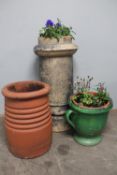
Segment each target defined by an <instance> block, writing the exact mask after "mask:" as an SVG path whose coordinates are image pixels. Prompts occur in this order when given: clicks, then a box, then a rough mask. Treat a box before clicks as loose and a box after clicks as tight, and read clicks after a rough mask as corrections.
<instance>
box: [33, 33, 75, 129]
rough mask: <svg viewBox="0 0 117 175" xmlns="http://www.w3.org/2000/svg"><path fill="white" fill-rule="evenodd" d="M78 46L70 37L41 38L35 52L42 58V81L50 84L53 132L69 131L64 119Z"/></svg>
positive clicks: (70, 91) (70, 92)
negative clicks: (74, 55) (73, 57)
mask: <svg viewBox="0 0 117 175" xmlns="http://www.w3.org/2000/svg"><path fill="white" fill-rule="evenodd" d="M76 51H77V46H76V45H75V44H73V43H72V38H71V37H70V36H65V37H62V38H60V39H59V41H58V40H57V39H55V38H53V39H50V38H43V37H40V38H39V40H38V45H37V46H35V48H34V52H35V53H36V54H37V55H38V56H39V57H40V69H39V70H40V77H41V80H42V81H44V82H46V83H48V84H50V86H51V92H50V94H49V100H50V106H51V110H52V117H53V131H55V132H60V131H65V130H68V125H67V123H66V121H65V119H64V114H65V111H66V109H67V107H68V99H69V96H70V95H71V94H72V85H73V59H72V56H73V54H74V53H75V52H76Z"/></svg>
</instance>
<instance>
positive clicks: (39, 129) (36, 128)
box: [2, 81, 52, 158]
mask: <svg viewBox="0 0 117 175" xmlns="http://www.w3.org/2000/svg"><path fill="white" fill-rule="evenodd" d="M49 91H50V87H49V85H47V84H46V83H42V82H39V81H23V82H17V83H12V84H9V85H7V86H5V87H4V88H3V90H2V93H3V95H4V96H5V120H4V124H5V130H6V136H7V139H8V145H9V150H10V151H11V152H12V153H13V154H14V155H16V156H18V157H21V158H32V157H36V156H40V155H42V154H44V153H45V152H47V151H48V150H49V148H50V145H51V138H52V118H51V112H50V107H49V103H48V93H49Z"/></svg>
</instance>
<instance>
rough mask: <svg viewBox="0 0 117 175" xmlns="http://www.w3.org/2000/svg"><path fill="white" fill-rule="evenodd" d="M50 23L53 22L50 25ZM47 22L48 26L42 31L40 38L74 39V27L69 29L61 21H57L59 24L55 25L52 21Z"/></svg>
mask: <svg viewBox="0 0 117 175" xmlns="http://www.w3.org/2000/svg"><path fill="white" fill-rule="evenodd" d="M48 21H49V22H51V23H50V24H48ZM48 21H47V22H46V26H45V27H43V28H42V29H41V30H40V36H42V37H45V38H56V39H57V40H59V39H60V38H61V37H63V36H71V37H72V38H73V39H74V37H73V34H75V33H74V32H73V30H72V27H67V26H65V25H63V24H62V23H61V21H60V20H59V19H57V23H56V24H54V23H53V22H52V21H51V20H48Z"/></svg>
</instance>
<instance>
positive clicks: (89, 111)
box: [66, 97, 112, 146]
mask: <svg viewBox="0 0 117 175" xmlns="http://www.w3.org/2000/svg"><path fill="white" fill-rule="evenodd" d="M69 105H70V108H71V109H68V110H67V111H66V120H67V122H68V123H69V124H70V126H72V127H73V128H74V130H75V135H74V139H75V141H76V142H78V143H80V144H81V145H85V146H91V145H96V144H98V143H99V142H100V141H101V140H102V136H101V133H102V131H103V129H104V128H105V126H106V123H107V118H108V113H109V111H110V110H111V109H112V102H111V100H110V101H109V102H108V103H107V104H106V105H105V106H102V107H97V108H88V107H84V106H80V105H76V104H74V102H73V100H72V97H71V99H70V101H69Z"/></svg>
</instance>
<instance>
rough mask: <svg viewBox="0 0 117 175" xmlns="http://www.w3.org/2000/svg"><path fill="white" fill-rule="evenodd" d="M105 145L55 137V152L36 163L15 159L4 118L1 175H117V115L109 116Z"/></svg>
mask: <svg viewBox="0 0 117 175" xmlns="http://www.w3.org/2000/svg"><path fill="white" fill-rule="evenodd" d="M103 136H104V137H103V141H102V142H101V143H100V144H98V145H96V146H93V147H85V146H81V145H79V144H77V143H76V142H74V140H73V138H72V134H70V133H69V134H68V133H60V134H57V133H56V134H53V143H52V146H51V149H50V151H49V152H48V153H46V154H45V155H43V156H41V157H38V158H35V159H20V158H16V157H14V156H13V155H12V154H11V153H10V152H9V151H8V148H7V143H6V138H5V134H4V128H3V118H2V117H0V175H117V113H116V112H112V113H111V115H110V116H109V121H108V125H107V128H106V129H105V131H104V133H103Z"/></svg>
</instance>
